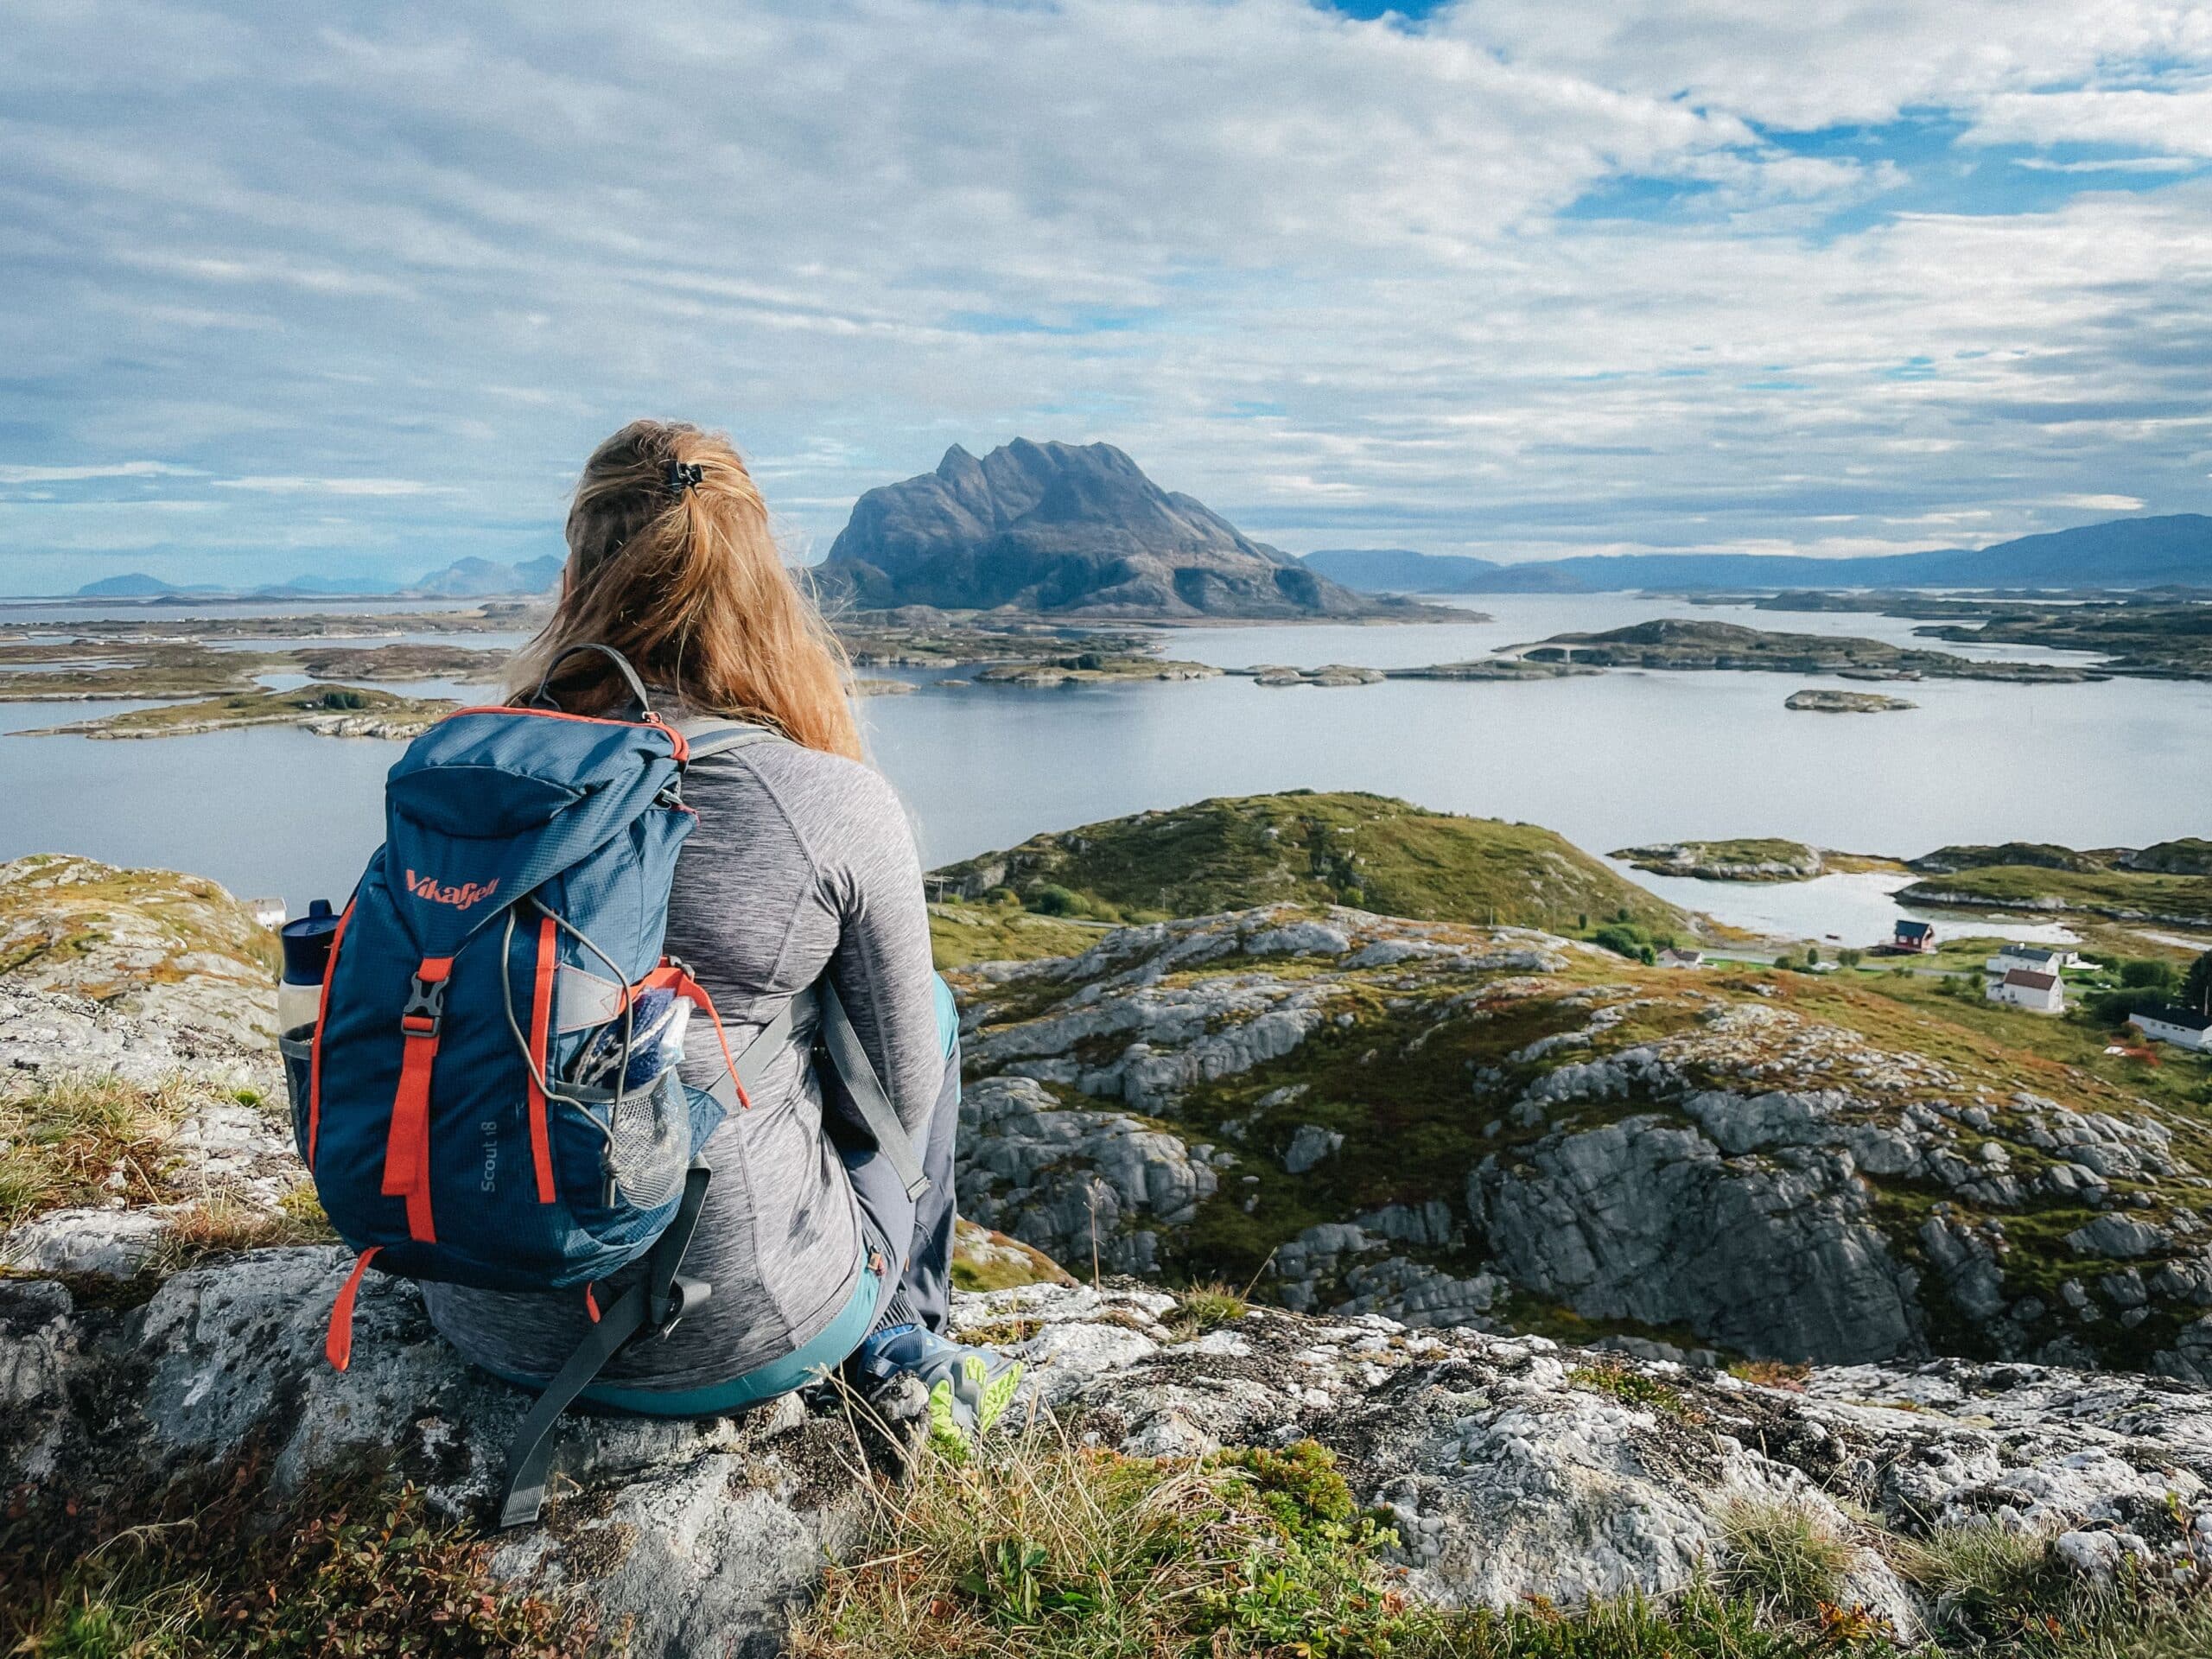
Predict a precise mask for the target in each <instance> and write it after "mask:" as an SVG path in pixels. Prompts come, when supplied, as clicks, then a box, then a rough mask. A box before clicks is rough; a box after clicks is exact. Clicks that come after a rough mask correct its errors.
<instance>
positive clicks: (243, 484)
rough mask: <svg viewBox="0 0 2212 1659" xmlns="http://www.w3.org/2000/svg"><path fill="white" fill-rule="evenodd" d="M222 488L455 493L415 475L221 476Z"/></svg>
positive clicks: (270, 491) (288, 491)
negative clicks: (406, 476) (351, 476)
mask: <svg viewBox="0 0 2212 1659" xmlns="http://www.w3.org/2000/svg"><path fill="white" fill-rule="evenodd" d="M214 487H215V488H217V489H219V490H251V491H254V492H256V493H258V494H262V495H385V496H397V495H445V494H451V493H454V492H453V491H451V490H450V489H448V488H444V487H442V486H437V485H434V484H426V483H423V481H422V480H419V479H413V478H281V477H246V478H219V479H217V480H215V483H214Z"/></svg>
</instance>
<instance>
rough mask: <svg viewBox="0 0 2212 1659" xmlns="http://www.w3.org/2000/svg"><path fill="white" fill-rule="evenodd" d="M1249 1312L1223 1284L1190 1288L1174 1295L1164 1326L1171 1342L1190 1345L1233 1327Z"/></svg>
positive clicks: (1247, 1305)
mask: <svg viewBox="0 0 2212 1659" xmlns="http://www.w3.org/2000/svg"><path fill="white" fill-rule="evenodd" d="M1251 1311H1252V1310H1251V1305H1250V1304H1249V1302H1247V1301H1246V1300H1244V1299H1243V1297H1242V1296H1240V1295H1238V1294H1236V1292H1235V1291H1233V1290H1231V1289H1230V1287H1228V1286H1226V1285H1224V1284H1219V1283H1214V1284H1205V1285H1193V1286H1192V1287H1190V1288H1189V1289H1188V1290H1185V1291H1183V1292H1181V1293H1179V1294H1178V1295H1177V1296H1176V1298H1175V1306H1174V1308H1173V1311H1172V1312H1171V1313H1169V1314H1168V1315H1167V1318H1166V1320H1165V1321H1164V1323H1165V1324H1166V1326H1167V1334H1168V1336H1169V1337H1170V1338H1172V1339H1173V1340H1174V1341H1176V1342H1191V1341H1193V1340H1195V1339H1196V1338H1199V1337H1202V1336H1204V1335H1205V1333H1206V1332H1209V1331H1217V1330H1219V1329H1220V1328H1221V1327H1222V1326H1223V1325H1234V1324H1236V1321H1237V1320H1239V1319H1243V1317H1244V1316H1245V1315H1246V1314H1247V1313H1250V1312H1251Z"/></svg>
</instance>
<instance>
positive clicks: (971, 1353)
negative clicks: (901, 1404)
mask: <svg viewBox="0 0 2212 1659" xmlns="http://www.w3.org/2000/svg"><path fill="white" fill-rule="evenodd" d="M860 1373H861V1377H862V1379H863V1380H864V1381H865V1382H866V1383H867V1384H868V1392H869V1395H870V1396H871V1398H879V1399H886V1400H887V1401H888V1400H893V1399H896V1398H898V1397H899V1395H910V1396H911V1395H913V1394H916V1393H922V1394H925V1395H926V1402H925V1403H923V1402H917V1403H919V1404H920V1405H921V1409H920V1410H918V1411H917V1410H912V1409H910V1410H908V1411H904V1412H894V1415H896V1416H899V1417H906V1416H912V1415H920V1414H921V1413H922V1411H926V1413H927V1414H928V1418H929V1426H930V1439H931V1440H933V1441H935V1442H936V1443H937V1444H938V1446H941V1447H943V1448H944V1450H946V1451H948V1452H963V1451H965V1450H966V1449H967V1447H968V1446H969V1445H970V1444H972V1443H973V1442H974V1441H975V1440H976V1439H977V1438H978V1437H979V1436H982V1435H983V1434H987V1433H989V1432H990V1428H991V1425H992V1424H994V1423H995V1422H997V1421H998V1420H999V1418H1000V1416H1001V1414H1003V1413H1004V1412H1005V1410H1006V1408H1007V1402H1010V1401H1011V1400H1012V1399H1013V1398H1014V1390H1015V1389H1017V1388H1019V1387H1020V1385H1021V1362H1020V1360H1018V1359H1008V1358H1007V1357H1006V1356H1005V1355H1004V1354H1000V1353H995V1352H993V1351H991V1350H990V1349H988V1348H969V1347H965V1346H963V1344H959V1343H957V1342H954V1341H952V1340H951V1339H950V1338H946V1337H940V1336H938V1334H937V1333H936V1332H932V1331H925V1330H924V1329H923V1328H922V1327H921V1326H920V1325H894V1326H893V1327H892V1328H891V1329H890V1330H888V1331H879V1332H876V1333H875V1334H874V1336H872V1337H870V1338H868V1340H867V1341H866V1342H865V1343H863V1344H861V1351H860Z"/></svg>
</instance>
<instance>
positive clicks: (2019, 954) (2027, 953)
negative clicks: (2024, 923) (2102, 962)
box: [1982, 944, 2082, 978]
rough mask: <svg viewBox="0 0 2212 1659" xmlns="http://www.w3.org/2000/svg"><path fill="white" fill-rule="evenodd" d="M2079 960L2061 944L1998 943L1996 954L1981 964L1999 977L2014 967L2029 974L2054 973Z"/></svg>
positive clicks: (2075, 964)
mask: <svg viewBox="0 0 2212 1659" xmlns="http://www.w3.org/2000/svg"><path fill="white" fill-rule="evenodd" d="M2081 960H2082V959H2081V958H2080V957H2077V956H2075V954H2074V952H2072V951H2071V950H2067V949H2066V948H2065V947H2064V946H2063V945H2060V946H2052V945H2047V944H2000V945H1999V946H1998V947H1997V954H1996V955H1995V956H1993V957H1990V958H1989V960H1988V961H1987V962H1986V963H1983V964H1982V966H1983V967H1984V968H1985V969H1986V970H1987V971H1988V973H1989V974H1990V976H1992V977H1993V978H2001V977H2003V976H2005V975H2006V974H2008V973H2010V972H2012V969H2015V968H2024V969H2027V970H2028V971H2029V972H2030V973H2031V974H2055V973H2056V972H2058V970H2059V969H2062V968H2074V967H2078V966H2079V965H2080V963H2081Z"/></svg>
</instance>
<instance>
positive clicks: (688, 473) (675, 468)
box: [667, 461, 707, 495]
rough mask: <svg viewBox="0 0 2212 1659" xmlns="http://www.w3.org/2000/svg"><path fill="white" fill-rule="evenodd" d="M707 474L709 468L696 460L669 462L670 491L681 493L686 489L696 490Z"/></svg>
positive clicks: (671, 492)
mask: <svg viewBox="0 0 2212 1659" xmlns="http://www.w3.org/2000/svg"><path fill="white" fill-rule="evenodd" d="M706 476H707V469H706V468H705V467H702V466H701V465H700V464H699V463H698V462H697V461H670V462H669V463H668V474H667V478H668V493H670V494H671V495H681V494H683V492H684V491H686V490H695V489H696V488H698V487H699V486H700V484H701V483H702V482H703V481H704V480H705V479H706Z"/></svg>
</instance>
